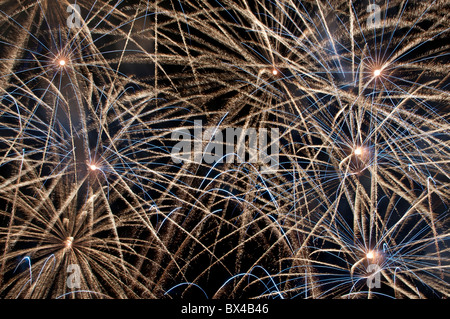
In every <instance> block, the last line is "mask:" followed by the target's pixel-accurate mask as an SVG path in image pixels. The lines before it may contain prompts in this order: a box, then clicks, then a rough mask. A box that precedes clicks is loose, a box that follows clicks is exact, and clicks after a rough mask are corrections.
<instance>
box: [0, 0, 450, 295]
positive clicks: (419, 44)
mask: <svg viewBox="0 0 450 319" xmlns="http://www.w3.org/2000/svg"><path fill="white" fill-rule="evenodd" d="M366 2H367V3H366ZM366 2H364V1H360V2H354V1H340V0H331V1H322V0H305V1H291V0H274V1H265V0H262V1H259V0H256V1H247V0H240V1H231V0H230V1H228V0H220V1H206V2H205V1H197V0H186V1H177V0H169V1H147V0H137V1H126V0H123V1H120V0H110V1H84V0H79V1H76V4H77V5H78V6H79V7H80V9H81V12H80V13H79V15H77V17H79V18H80V19H81V21H79V22H80V23H79V25H77V26H73V25H72V26H69V24H68V22H67V20H68V19H70V18H71V17H70V10H67V8H68V6H69V5H71V3H70V2H67V1H54V0H29V1H28V0H24V1H20V2H16V1H13V0H1V1H0V69H1V70H2V72H1V75H0V97H1V98H0V170H1V173H0V297H3V298H177V297H189V296H202V297H205V296H206V297H208V298H296V297H297V298H447V297H449V296H450V276H449V275H450V274H449V267H450V263H449V262H450V254H449V253H450V251H449V247H448V246H449V244H450V231H449V226H450V223H449V222H450V220H449V208H448V204H449V199H450V167H449V164H450V144H449V143H450V139H449V133H450V124H449V111H450V108H449V102H450V93H449V92H450V91H449V86H450V78H449V74H448V68H449V60H448V58H449V52H450V51H449V49H450V44H449V41H448V39H449V34H450V22H449V19H448V15H449V12H450V4H449V3H448V1H438V0H434V1H397V0H394V1H377V2H374V1H372V0H370V1H369V0H367V1H366ZM371 4H377V6H378V7H379V8H380V11H379V14H380V21H379V23H378V24H376V25H373V24H369V23H368V22H367V21H368V20H369V19H371V14H372V13H371V11H369V10H367V7H368V6H369V5H371ZM72 18H73V17H72ZM198 119H201V120H202V121H203V123H204V125H205V126H213V127H217V128H236V127H242V128H249V127H251V128H257V129H261V128H264V129H267V128H278V129H279V130H280V132H281V134H280V140H279V141H278V142H279V145H280V147H279V154H278V155H279V156H278V158H279V161H280V163H278V164H279V165H278V168H277V170H276V171H271V172H270V173H261V171H260V170H259V169H258V165H255V164H254V163H245V162H244V163H242V162H238V161H235V162H227V163H220V164H217V163H216V164H207V163H197V162H183V163H175V162H174V161H173V160H172V158H171V151H172V148H173V147H174V145H175V143H176V141H174V140H173V139H171V133H172V132H173V131H174V130H176V129H179V128H180V127H185V128H188V129H193V128H194V125H193V123H194V121H195V120H198ZM209 142H210V141H204V143H203V150H206V149H207V148H208V143H209ZM232 155H233V154H227V156H232ZM69 265H77V266H79V268H80V273H79V276H80V277H79V285H77V286H76V287H75V288H74V287H73V286H71V285H68V284H67V278H68V276H69V275H70V273H69V272H68V271H67V269H68V266H69ZM373 265H376V266H377V267H376V273H374V272H373V269H374V268H373V267H372V266H373ZM374 276H377V278H378V279H379V281H380V285H378V286H373V285H370V284H369V281H370V280H372V279H373V278H374Z"/></svg>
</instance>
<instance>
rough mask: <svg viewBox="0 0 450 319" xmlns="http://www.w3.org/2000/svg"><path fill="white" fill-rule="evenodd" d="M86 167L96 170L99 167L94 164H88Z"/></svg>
mask: <svg viewBox="0 0 450 319" xmlns="http://www.w3.org/2000/svg"><path fill="white" fill-rule="evenodd" d="M88 167H89V169H90V170H91V171H96V170H98V169H99V167H98V166H97V165H95V164H89V165H88Z"/></svg>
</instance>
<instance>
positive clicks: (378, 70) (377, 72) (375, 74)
mask: <svg viewBox="0 0 450 319" xmlns="http://www.w3.org/2000/svg"><path fill="white" fill-rule="evenodd" d="M380 74H381V70H380V69H376V70H375V71H373V75H374V76H380Z"/></svg>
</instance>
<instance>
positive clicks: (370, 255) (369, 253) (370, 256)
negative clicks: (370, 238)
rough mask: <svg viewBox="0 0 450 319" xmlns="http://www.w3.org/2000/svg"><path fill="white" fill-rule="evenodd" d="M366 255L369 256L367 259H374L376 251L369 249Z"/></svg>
mask: <svg viewBox="0 0 450 319" xmlns="http://www.w3.org/2000/svg"><path fill="white" fill-rule="evenodd" d="M366 257H367V259H372V258H373V257H374V253H373V252H372V251H369V252H368V253H367V254H366Z"/></svg>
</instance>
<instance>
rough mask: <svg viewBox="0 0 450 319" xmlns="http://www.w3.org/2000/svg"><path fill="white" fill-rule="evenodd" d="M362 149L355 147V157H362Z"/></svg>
mask: <svg viewBox="0 0 450 319" xmlns="http://www.w3.org/2000/svg"><path fill="white" fill-rule="evenodd" d="M362 152H363V151H362V148H361V147H357V148H356V149H355V155H358V156H360V155H362Z"/></svg>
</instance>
